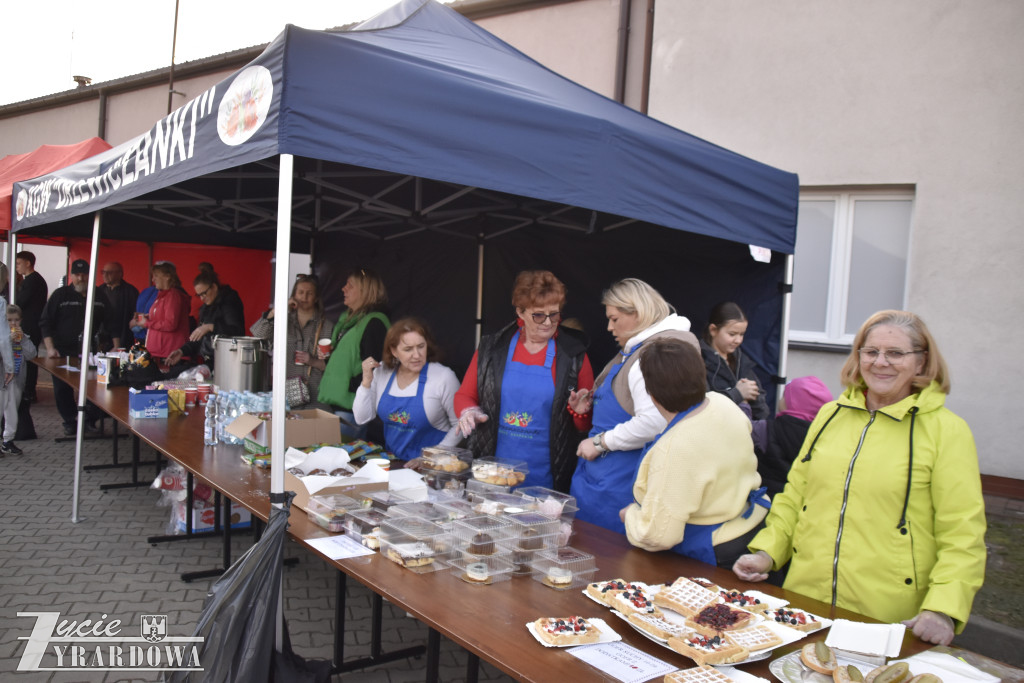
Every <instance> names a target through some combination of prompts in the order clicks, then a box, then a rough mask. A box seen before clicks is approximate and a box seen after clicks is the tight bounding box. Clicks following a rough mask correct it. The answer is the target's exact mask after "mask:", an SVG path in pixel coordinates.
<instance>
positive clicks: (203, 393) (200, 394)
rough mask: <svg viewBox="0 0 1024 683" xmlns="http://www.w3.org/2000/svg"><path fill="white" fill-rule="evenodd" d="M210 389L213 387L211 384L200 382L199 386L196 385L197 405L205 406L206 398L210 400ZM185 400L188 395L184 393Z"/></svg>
mask: <svg viewBox="0 0 1024 683" xmlns="http://www.w3.org/2000/svg"><path fill="white" fill-rule="evenodd" d="M211 389H213V385H211V384H203V383H200V384H199V386H197V387H196V402H197V403H198V404H199V405H201V406H205V405H206V402H207V401H208V400H210V390H211ZM185 400H186V401H187V400H188V395H187V394H186V398H185Z"/></svg>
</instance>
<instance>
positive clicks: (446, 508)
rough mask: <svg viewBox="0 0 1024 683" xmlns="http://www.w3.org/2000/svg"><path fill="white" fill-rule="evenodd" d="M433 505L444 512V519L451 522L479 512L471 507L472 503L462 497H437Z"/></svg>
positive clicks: (477, 514) (475, 515)
mask: <svg viewBox="0 0 1024 683" xmlns="http://www.w3.org/2000/svg"><path fill="white" fill-rule="evenodd" d="M434 507H435V508H437V509H438V510H440V511H442V512H444V513H445V521H448V522H452V521H455V520H457V519H463V518H464V517H478V516H479V515H480V513H479V512H477V511H476V510H474V509H473V504H472V503H470V502H469V501H468V500H465V499H464V498H449V499H447V500H445V499H438V500H437V501H436V502H435V503H434Z"/></svg>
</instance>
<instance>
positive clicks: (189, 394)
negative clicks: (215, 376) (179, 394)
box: [185, 387, 199, 408]
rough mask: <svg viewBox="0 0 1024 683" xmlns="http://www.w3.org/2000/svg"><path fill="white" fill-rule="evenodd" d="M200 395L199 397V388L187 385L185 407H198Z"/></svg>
mask: <svg viewBox="0 0 1024 683" xmlns="http://www.w3.org/2000/svg"><path fill="white" fill-rule="evenodd" d="M198 397H199V389H198V388H195V387H186V388H185V407H186V408H195V407H196V399H197V398H198Z"/></svg>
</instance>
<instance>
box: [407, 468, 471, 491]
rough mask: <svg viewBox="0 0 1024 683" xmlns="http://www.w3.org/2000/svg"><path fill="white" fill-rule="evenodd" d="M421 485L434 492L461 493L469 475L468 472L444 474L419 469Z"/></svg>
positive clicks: (443, 472) (437, 471) (439, 471)
mask: <svg viewBox="0 0 1024 683" xmlns="http://www.w3.org/2000/svg"><path fill="white" fill-rule="evenodd" d="M419 473H420V475H421V476H422V477H423V483H424V484H426V485H427V487H428V488H430V489H433V490H435V491H461V490H463V489H464V488H466V482H467V481H468V480H469V478H470V476H471V474H470V471H469V470H464V471H462V472H445V471H441V470H431V469H421V470H420V471H419Z"/></svg>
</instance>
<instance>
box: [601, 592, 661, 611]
mask: <svg viewBox="0 0 1024 683" xmlns="http://www.w3.org/2000/svg"><path fill="white" fill-rule="evenodd" d="M608 605H609V606H610V607H611V608H612V609H617V610H619V611H620V612H622V613H623V614H653V615H661V614H662V611H661V610H660V609H658V608H657V607H655V606H654V603H653V602H651V598H650V596H649V595H647V591H645V590H644V589H643V588H642V587H640V586H634V587H632V588H627V589H626V590H624V591H620V592H618V593H615V594H614V595H612V596H611V599H610V600H609V602H608Z"/></svg>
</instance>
